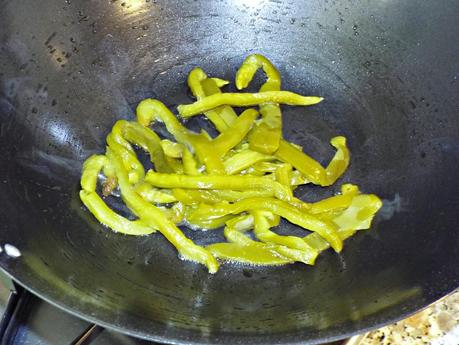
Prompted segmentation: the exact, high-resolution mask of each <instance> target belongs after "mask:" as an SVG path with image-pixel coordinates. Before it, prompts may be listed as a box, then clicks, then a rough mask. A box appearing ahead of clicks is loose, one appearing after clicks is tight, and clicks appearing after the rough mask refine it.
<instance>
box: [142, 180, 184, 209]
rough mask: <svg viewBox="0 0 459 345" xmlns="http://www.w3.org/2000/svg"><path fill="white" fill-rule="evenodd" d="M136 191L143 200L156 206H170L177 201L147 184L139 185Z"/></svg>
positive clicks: (170, 195) (168, 194)
mask: <svg viewBox="0 0 459 345" xmlns="http://www.w3.org/2000/svg"><path fill="white" fill-rule="evenodd" d="M135 191H136V192H137V193H139V194H140V195H141V196H142V198H144V199H145V200H147V201H148V202H151V203H154V204H168V203H171V202H176V201H177V199H176V198H175V197H174V196H173V195H172V194H170V193H167V192H166V191H164V190H160V189H157V188H154V187H153V186H152V185H151V184H149V183H145V182H143V183H139V184H138V185H137V186H136V187H135Z"/></svg>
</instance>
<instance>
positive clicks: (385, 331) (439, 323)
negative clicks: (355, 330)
mask: <svg viewBox="0 0 459 345" xmlns="http://www.w3.org/2000/svg"><path fill="white" fill-rule="evenodd" d="M347 344H348V345H427V344H428V345H459V289H458V290H456V292H454V293H452V294H450V295H448V296H446V297H445V298H443V299H441V300H440V301H438V302H436V303H434V304H433V305H431V306H430V307H428V308H426V309H424V310H423V311H421V312H419V313H417V314H415V315H413V316H411V317H409V318H407V319H405V320H402V321H400V322H397V323H395V324H393V325H390V326H386V327H383V328H380V329H378V330H376V331H373V332H369V333H367V334H363V335H360V336H356V337H353V338H351V339H349V341H348V342H347Z"/></svg>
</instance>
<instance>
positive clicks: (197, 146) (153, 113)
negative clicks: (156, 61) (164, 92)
mask: <svg viewBox="0 0 459 345" xmlns="http://www.w3.org/2000/svg"><path fill="white" fill-rule="evenodd" d="M155 120H158V121H161V122H164V124H165V125H166V128H167V130H168V131H169V133H171V134H172V135H173V136H174V137H175V139H176V140H177V141H178V142H179V143H181V144H184V145H186V146H188V147H189V148H190V149H191V148H193V149H194V151H195V153H196V155H197V157H198V159H199V160H200V161H201V162H203V163H204V164H205V166H206V169H207V172H208V173H209V174H211V173H212V174H213V173H223V172H224V167H223V163H222V161H221V159H220V157H219V155H218V152H216V151H215V150H214V148H213V147H212V145H211V140H210V139H209V138H208V137H207V136H206V135H205V134H204V133H200V134H197V133H193V132H191V131H189V130H188V129H187V128H185V127H184V126H182V124H181V123H180V122H179V121H178V120H177V118H176V117H175V116H174V114H172V113H171V112H170V110H169V109H167V107H166V106H165V105H164V104H163V103H161V102H160V101H158V100H154V99H144V100H143V101H142V102H140V103H139V105H138V106H137V121H138V122H139V123H140V124H141V125H143V126H146V127H147V126H149V125H150V123H151V122H152V121H155Z"/></svg>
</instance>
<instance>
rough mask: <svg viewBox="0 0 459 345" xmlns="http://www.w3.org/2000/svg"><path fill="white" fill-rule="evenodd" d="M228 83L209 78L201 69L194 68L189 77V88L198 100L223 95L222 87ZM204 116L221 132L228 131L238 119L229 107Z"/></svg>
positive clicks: (209, 112) (212, 111)
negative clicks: (218, 94)
mask: <svg viewBox="0 0 459 345" xmlns="http://www.w3.org/2000/svg"><path fill="white" fill-rule="evenodd" d="M227 83H228V82H227V81H225V80H221V79H218V78H208V77H207V75H206V74H205V73H204V71H203V70H202V69H201V68H199V67H197V68H194V69H193V70H192V71H191V72H190V74H189V75H188V86H189V87H190V89H191V92H192V93H193V95H194V96H195V97H196V98H197V99H198V100H199V99H202V98H204V97H206V96H210V95H213V94H217V93H221V91H220V87H222V86H224V85H226V84H227ZM204 115H205V116H206V117H207V118H208V119H209V120H210V121H211V122H212V123H213V124H214V126H215V128H217V130H218V131H219V132H223V131H225V130H226V129H228V128H229V127H230V126H231V125H232V124H233V122H234V121H235V120H236V118H237V115H236V113H235V111H234V110H233V108H231V107H229V106H221V107H218V108H216V109H212V110H209V111H207V112H205V114H204Z"/></svg>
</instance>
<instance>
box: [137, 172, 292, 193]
mask: <svg viewBox="0 0 459 345" xmlns="http://www.w3.org/2000/svg"><path fill="white" fill-rule="evenodd" d="M145 181H146V182H148V183H151V184H152V185H153V186H155V187H160V188H186V189H231V190H242V191H244V190H248V189H261V190H266V191H269V192H270V193H271V195H272V196H275V197H276V198H278V199H281V200H290V199H291V198H292V194H291V191H290V189H289V188H287V187H285V186H283V185H281V184H280V183H278V182H276V181H273V180H270V179H268V178H263V177H252V176H243V175H236V176H227V175H201V176H187V175H178V174H161V173H156V172H154V171H152V170H150V171H148V173H147V174H146V176H145Z"/></svg>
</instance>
